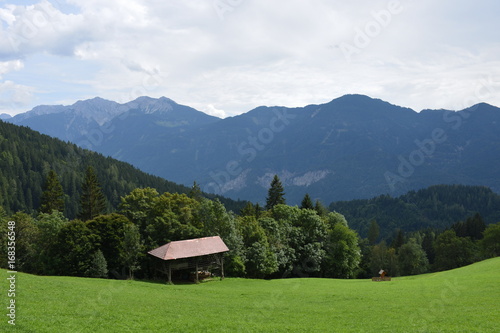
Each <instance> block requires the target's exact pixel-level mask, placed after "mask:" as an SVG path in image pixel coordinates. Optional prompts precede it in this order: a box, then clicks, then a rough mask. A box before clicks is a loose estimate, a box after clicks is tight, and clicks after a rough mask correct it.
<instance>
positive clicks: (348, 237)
mask: <svg viewBox="0 0 500 333" xmlns="http://www.w3.org/2000/svg"><path fill="white" fill-rule="evenodd" d="M61 189H62V187H61V184H60V183H59V181H58V177H57V174H56V173H55V172H49V174H48V176H47V179H46V181H45V185H44V189H43V192H42V195H41V198H42V201H41V204H40V207H39V212H38V215H36V216H32V215H29V214H26V213H24V212H17V213H15V214H13V215H11V216H8V215H7V213H6V212H5V210H4V209H3V208H0V220H1V222H2V224H1V225H2V236H1V238H0V241H1V243H2V244H1V245H2V248H5V246H6V242H7V239H6V237H5V235H7V232H6V231H7V226H8V223H7V222H8V221H10V220H12V221H15V223H16V233H17V248H16V252H17V253H18V254H19V255H18V257H17V264H18V270H20V271H25V272H29V273H35V274H42V275H71V276H86V277H111V278H125V277H127V278H132V277H133V276H134V275H135V276H136V277H139V278H147V279H152V278H161V274H159V273H158V271H157V269H156V268H157V264H158V262H157V259H156V258H154V257H152V256H147V255H146V253H147V252H148V251H149V250H152V249H154V248H156V247H158V246H161V245H163V244H165V243H168V242H171V241H175V240H183V239H191V238H198V237H205V236H214V235H219V236H220V237H221V238H222V239H223V240H224V242H225V243H226V244H227V245H228V247H229V248H230V250H231V251H230V252H228V253H227V254H226V255H225V256H226V258H225V260H226V269H227V274H228V275H229V276H239V277H250V278H286V277H331V278H364V277H370V276H373V275H376V274H377V272H378V271H379V270H380V269H385V270H386V271H388V272H389V274H391V275H393V276H396V275H412V274H421V273H425V272H428V271H436V270H444V269H451V268H455V267H460V266H463V265H466V264H469V263H472V262H474V261H477V260H480V259H483V258H487V257H491V256H498V255H499V253H500V248H499V245H498V244H500V223H499V224H494V225H490V226H488V227H486V224H485V223H484V221H483V220H482V218H481V216H480V215H479V214H476V215H474V216H472V217H470V218H468V219H467V220H466V221H463V222H458V223H455V224H454V225H453V226H452V227H451V228H450V229H448V230H445V231H441V232H436V231H435V230H424V231H418V232H413V233H408V234H405V233H404V232H402V231H401V230H400V231H398V232H397V234H396V236H395V237H394V238H393V240H392V241H391V242H390V244H387V242H386V241H385V240H382V241H380V233H379V231H380V229H379V226H378V224H377V222H376V221H375V220H372V222H371V224H370V230H369V233H368V237H367V238H361V237H359V235H358V234H357V233H356V232H355V231H354V230H352V229H350V228H349V225H348V223H347V221H346V219H345V218H344V216H343V215H341V214H339V213H337V212H329V211H328V210H327V209H325V207H323V206H322V204H321V203H320V202H319V201H317V202H316V203H315V204H313V202H312V200H311V198H310V196H309V195H306V196H305V197H304V200H303V201H302V204H301V206H300V207H298V206H288V205H286V200H285V193H284V189H283V186H282V184H281V182H280V180H279V178H278V177H277V176H275V177H274V179H273V181H272V183H271V185H270V188H269V191H268V197H267V198H266V205H265V207H260V206H259V205H258V204H255V205H254V204H252V203H247V205H246V206H245V207H244V208H243V209H242V210H241V212H240V214H239V215H236V214H234V213H233V212H232V211H228V210H227V209H226V207H225V206H224V205H223V204H222V203H221V202H220V201H219V200H218V199H214V200H210V199H207V198H205V197H204V196H203V194H202V193H201V191H200V189H199V187H198V186H197V184H196V183H195V184H194V185H193V187H192V188H191V190H190V191H189V192H188V193H187V194H184V193H169V192H165V193H163V194H160V193H159V192H158V191H157V190H156V189H154V188H150V187H146V188H136V189H134V190H132V191H131V192H130V193H128V194H127V195H125V196H123V197H121V198H120V204H119V205H118V209H117V211H116V212H114V213H109V212H108V211H107V204H106V200H107V198H106V196H105V195H104V194H103V192H102V188H101V186H100V182H99V179H98V177H97V176H96V174H95V171H94V170H93V168H92V167H88V168H87V170H86V174H85V179H84V181H83V183H82V189H83V194H82V195H81V197H80V212H79V214H78V218H77V219H72V220H69V219H68V218H67V217H66V216H64V214H63V210H64V201H63V200H62V198H63V196H64V193H63V191H61ZM0 260H1V263H2V267H6V256H3V257H2V258H1V259H0Z"/></svg>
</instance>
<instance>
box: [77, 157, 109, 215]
mask: <svg viewBox="0 0 500 333" xmlns="http://www.w3.org/2000/svg"><path fill="white" fill-rule="evenodd" d="M104 213H106V198H105V197H104V194H103V193H102V190H101V185H100V184H99V180H98V179H97V175H96V174H95V171H94V168H92V167H91V166H89V167H88V168H87V171H86V172H85V179H84V181H83V184H82V196H81V197H80V213H79V214H78V217H79V218H80V219H82V220H83V221H88V220H92V219H93V218H94V217H96V216H98V215H101V214H104Z"/></svg>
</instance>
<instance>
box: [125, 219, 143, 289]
mask: <svg viewBox="0 0 500 333" xmlns="http://www.w3.org/2000/svg"><path fill="white" fill-rule="evenodd" d="M121 245H122V246H121V249H120V263H121V264H122V265H123V266H124V267H125V268H126V269H128V272H129V276H128V277H129V279H133V278H134V272H135V271H137V270H138V269H140V268H141V266H140V264H139V258H141V257H142V256H143V255H144V254H143V252H144V246H143V245H142V241H141V234H140V233H139V228H138V227H137V226H136V225H135V224H131V223H129V224H126V225H124V226H123V242H122V243H121Z"/></svg>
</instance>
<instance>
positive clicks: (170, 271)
mask: <svg viewBox="0 0 500 333" xmlns="http://www.w3.org/2000/svg"><path fill="white" fill-rule="evenodd" d="M167 265H168V271H167V276H168V284H172V267H170V263H167Z"/></svg>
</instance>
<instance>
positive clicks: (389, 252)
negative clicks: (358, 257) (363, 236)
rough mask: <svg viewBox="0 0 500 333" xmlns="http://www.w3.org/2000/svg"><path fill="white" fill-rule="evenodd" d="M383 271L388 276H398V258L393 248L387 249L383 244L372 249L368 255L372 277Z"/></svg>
mask: <svg viewBox="0 0 500 333" xmlns="http://www.w3.org/2000/svg"><path fill="white" fill-rule="evenodd" d="M381 269H383V270H384V271H386V272H387V274H388V275H392V276H397V275H399V267H398V258H397V255H396V251H395V250H394V249H393V248H388V247H387V245H386V244H385V242H382V243H380V244H377V245H375V246H373V247H372V250H371V254H370V271H371V275H372V276H378V275H379V274H378V273H379V271H380V270H381Z"/></svg>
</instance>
